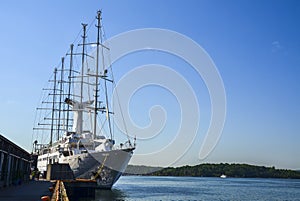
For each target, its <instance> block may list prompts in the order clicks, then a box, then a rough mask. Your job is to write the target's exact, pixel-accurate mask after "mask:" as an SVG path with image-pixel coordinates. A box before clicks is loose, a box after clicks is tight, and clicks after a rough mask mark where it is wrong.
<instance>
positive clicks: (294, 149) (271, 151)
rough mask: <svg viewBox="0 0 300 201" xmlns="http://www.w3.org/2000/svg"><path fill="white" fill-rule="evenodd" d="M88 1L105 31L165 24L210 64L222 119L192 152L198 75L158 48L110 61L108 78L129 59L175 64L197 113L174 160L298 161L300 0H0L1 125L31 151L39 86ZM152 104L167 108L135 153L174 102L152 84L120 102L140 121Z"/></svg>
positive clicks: (285, 164)
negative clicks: (221, 91) (212, 142)
mask: <svg viewBox="0 0 300 201" xmlns="http://www.w3.org/2000/svg"><path fill="white" fill-rule="evenodd" d="M98 9H102V11H103V21H104V26H105V31H106V36H107V38H110V37H113V36H115V35H117V34H120V33H123V32H125V31H130V30H133V29H141V28H162V29H169V30H172V31H175V32H178V33H181V34H183V35H185V36H187V37H189V38H191V39H192V40H194V41H195V42H196V43H198V44H199V45H200V46H201V47H202V48H204V50H205V51H206V52H207V53H208V54H209V55H210V57H211V58H212V60H213V61H214V63H215V64H216V67H217V69H218V71H219V73H220V76H221V77H222V80H223V83H224V87H225V90H226V100H227V108H226V109H227V114H226V122H225V126H224V129H223V133H222V136H221V138H220V140H219V142H218V144H217V146H216V147H215V149H214V150H213V151H212V152H211V153H210V155H209V156H208V157H207V158H206V159H204V160H200V159H199V158H198V156H199V149H200V146H201V144H202V142H203V139H204V134H205V132H206V130H207V128H208V126H209V119H210V114H209V112H210V107H211V106H210V101H209V94H208V91H207V89H206V88H205V84H204V83H203V80H202V79H201V77H200V78H199V77H198V76H196V75H195V72H194V71H193V70H187V67H186V68H185V66H188V65H187V64H186V63H185V62H183V61H182V60H181V59H179V58H176V57H175V56H174V55H173V56H172V55H167V54H165V53H163V52H152V53H147V52H142V53H136V54H133V55H128V57H125V58H124V59H123V60H122V61H120V62H119V61H118V62H117V63H116V68H119V69H120V71H119V74H116V78H117V79H120V78H121V77H122V76H123V75H125V74H126V73H127V72H129V71H131V70H132V69H134V68H135V67H137V66H141V65H147V64H153V63H156V64H161V65H165V66H168V67H169V68H171V69H173V70H175V71H176V72H177V73H178V74H180V75H181V76H183V77H185V80H187V81H188V82H189V85H190V86H191V87H192V89H193V91H194V93H195V94H196V96H197V98H198V102H199V109H200V112H201V119H200V124H199V125H200V126H199V131H198V132H197V136H196V138H195V139H194V141H193V144H192V146H191V147H190V148H189V149H188V151H187V152H186V153H185V155H184V156H183V157H182V158H181V159H180V160H179V161H177V162H176V163H175V165H184V164H190V165H193V164H198V163H203V162H216V163H219V162H229V163H233V162H235V163H250V164H256V165H267V166H275V167H277V168H289V169H300V160H299V156H300V146H299V143H300V106H299V103H300V84H299V78H300V37H299V36H300V20H299V19H300V2H299V1H296V0H295V1H290V0H288V1H283V0H281V1H278V0H272V1H271V0H270V1H266V0H263V1H261V0H254V1H238V0H236V1H234V0H227V1H201V0H200V1H198V0H197V1H191V0H190V1H171V0H165V1H159V0H152V1H138V0H136V1H133V0H132V1H121V0H119V1H115V0H112V1H95V0H90V1H79V0H77V1H59V0H53V1H37V0H29V1H1V3H0V25H1V31H0V58H1V63H0V69H1V73H0V133H1V134H3V135H4V136H6V137H7V138H9V139H11V140H12V141H14V142H16V143H17V144H18V145H20V146H21V147H24V148H25V149H27V150H28V151H31V145H32V128H33V123H34V117H35V108H36V107H37V105H38V101H39V98H40V94H41V89H42V88H43V86H44V85H45V82H46V81H47V80H48V78H49V77H50V74H51V73H52V72H53V68H54V67H56V66H57V65H58V64H59V63H60V58H61V57H62V56H64V55H65V53H66V52H67V50H68V49H69V45H70V43H72V42H73V41H74V39H75V38H76V36H77V34H78V32H79V30H80V28H81V25H80V23H82V22H85V23H90V22H91V21H92V20H93V19H94V17H95V14H96V11H97V10H98ZM119 66H130V67H123V68H120V67H119ZM175 86H176V84H175ZM149 94H150V96H149ZM158 104H159V105H161V107H163V108H164V110H165V112H166V115H167V118H166V119H167V120H166V124H165V127H164V128H163V129H162V130H161V131H160V133H159V135H158V136H156V137H153V138H151V139H148V140H140V142H138V148H137V150H136V153H137V154H139V153H140V154H143V153H144V154H145V153H148V152H149V153H150V152H152V151H154V150H159V149H160V148H162V147H164V146H165V145H166V144H168V143H169V142H171V141H172V139H173V137H174V133H176V129H178V124H179V123H178V122H180V118H179V117H180V110H178V109H177V110H174V107H175V106H176V105H177V106H178V100H176V98H175V97H174V94H173V95H172V94H171V93H170V92H169V91H167V90H165V89H164V88H162V87H157V86H156V87H155V86H152V87H145V88H143V90H138V91H137V92H136V94H135V97H134V98H133V99H132V100H131V102H130V107H129V110H130V114H131V115H132V116H131V118H132V121H134V122H135V123H136V124H138V125H140V126H141V127H143V126H147V125H148V124H149V117H148V111H149V109H150V108H151V107H152V106H153V105H158ZM158 116H159V115H158ZM137 135H138V134H137ZM137 138H139V136H137ZM174 151H175V150H174ZM163 160H164V158H158V159H157V161H138V159H133V160H132V163H134V164H141V163H144V164H147V165H160V162H161V161H163Z"/></svg>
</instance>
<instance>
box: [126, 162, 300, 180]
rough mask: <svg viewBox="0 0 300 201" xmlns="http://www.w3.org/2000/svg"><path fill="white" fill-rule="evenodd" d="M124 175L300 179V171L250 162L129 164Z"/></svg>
mask: <svg viewBox="0 0 300 201" xmlns="http://www.w3.org/2000/svg"><path fill="white" fill-rule="evenodd" d="M124 175H143V176H179V177H184V176H189V177H220V176H221V175H223V176H222V177H230V178H282V179H300V171H296V170H288V169H276V168H275V167H274V166H273V167H265V166H256V165H249V164H234V163H233V164H229V163H220V164H210V163H204V164H199V165H195V166H188V165H186V166H181V167H176V168H175V167H168V168H162V167H151V166H137V165H128V167H127V169H126V171H125V173H124Z"/></svg>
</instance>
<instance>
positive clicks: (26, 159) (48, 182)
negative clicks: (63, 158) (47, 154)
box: [0, 135, 97, 201]
mask: <svg viewBox="0 0 300 201" xmlns="http://www.w3.org/2000/svg"><path fill="white" fill-rule="evenodd" d="M33 157H34V156H33V155H32V154H29V153H28V152H27V151H25V150H24V149H22V148H21V147H19V146H18V145H16V144H15V143H13V142H12V141H10V140H8V139H7V138H5V137H4V136H3V135H0V201H40V200H47V201H50V200H51V201H69V200H78V199H80V198H94V197H95V189H97V183H96V181H95V180H89V179H75V177H74V174H73V172H72V170H71V168H70V166H69V164H58V163H55V164H48V166H47V175H46V179H40V180H39V175H35V176H32V175H31V180H29V178H30V174H31V168H30V167H31V166H32V165H33V163H34V158H33ZM35 161H36V160H35ZM33 167H35V166H34V165H33Z"/></svg>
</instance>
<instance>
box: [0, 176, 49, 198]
mask: <svg viewBox="0 0 300 201" xmlns="http://www.w3.org/2000/svg"><path fill="white" fill-rule="evenodd" d="M49 187H52V183H51V182H49V181H29V182H26V183H23V184H21V185H15V186H10V187H5V188H1V189H0V201H40V200H41V197H42V196H50V197H51V195H52V193H51V192H50V191H49Z"/></svg>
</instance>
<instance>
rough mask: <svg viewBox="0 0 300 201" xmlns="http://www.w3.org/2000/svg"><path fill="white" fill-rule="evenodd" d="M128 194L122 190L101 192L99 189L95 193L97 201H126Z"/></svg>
mask: <svg viewBox="0 0 300 201" xmlns="http://www.w3.org/2000/svg"><path fill="white" fill-rule="evenodd" d="M126 197H127V195H126V193H125V192H124V191H122V190H120V189H115V188H114V189H112V190H101V189H97V190H96V192H95V201H111V200H118V201H121V200H125V199H126Z"/></svg>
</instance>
